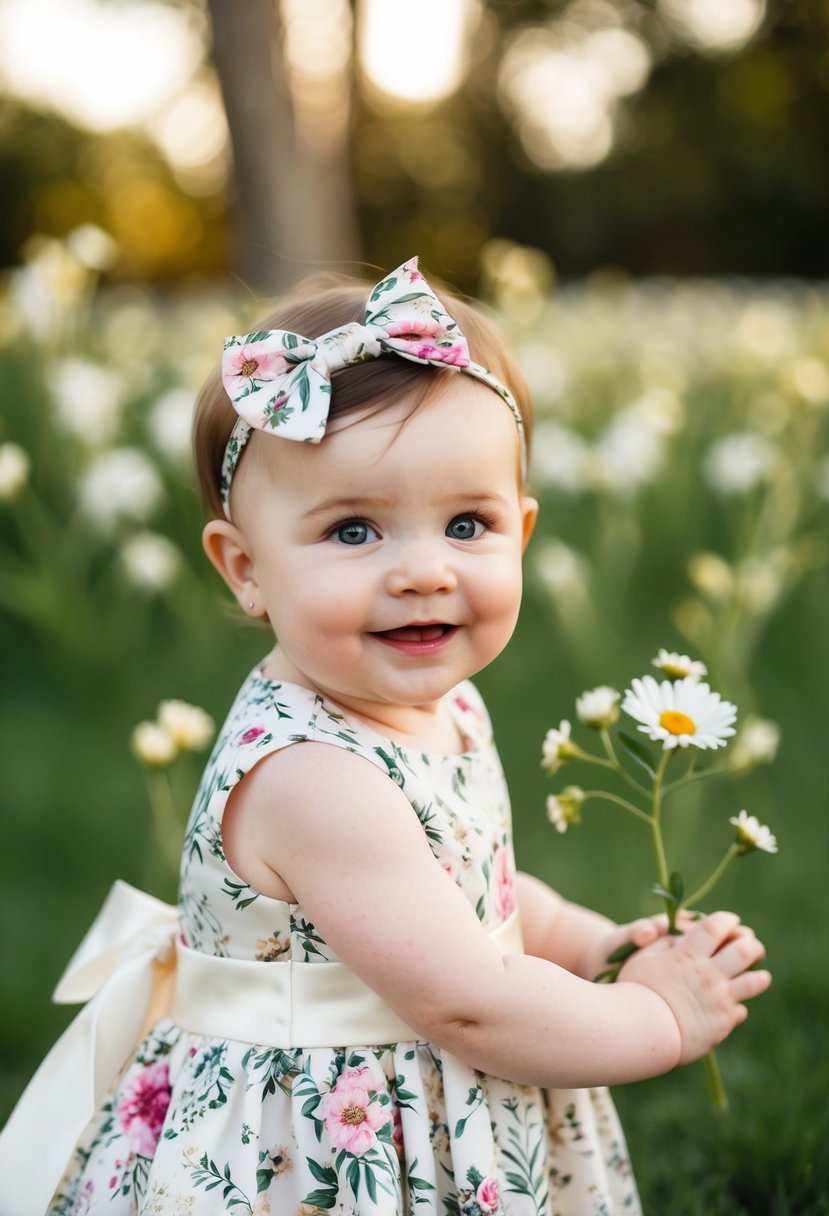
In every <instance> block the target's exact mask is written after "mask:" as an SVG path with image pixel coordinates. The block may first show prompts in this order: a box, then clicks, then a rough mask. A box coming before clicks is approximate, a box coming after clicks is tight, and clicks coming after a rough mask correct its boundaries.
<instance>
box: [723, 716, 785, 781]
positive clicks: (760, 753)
mask: <svg viewBox="0 0 829 1216" xmlns="http://www.w3.org/2000/svg"><path fill="white" fill-rule="evenodd" d="M779 746H780V727H779V726H778V725H777V723H776V722H772V721H770V720H769V719H768V718H749V720H748V721H747V722H746V724H745V726H744V727H743V729H742V730H741V731H740V733H739V735H738V736H737V738H736V739H735V740H734V749H733V751H732V753H731V766H732V767H733V768H735V769H750V768H755V767H756V766H757V765H758V764H771V762H772V760H774V757H775V756H776V755H777V749H778V747H779Z"/></svg>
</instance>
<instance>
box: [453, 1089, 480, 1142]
mask: <svg viewBox="0 0 829 1216" xmlns="http://www.w3.org/2000/svg"><path fill="white" fill-rule="evenodd" d="M483 1104H484V1091H483V1090H482V1089H481V1087H480V1085H473V1086H472V1087H471V1088H470V1090H469V1093H468V1094H467V1095H466V1105H467V1106H471V1107H472V1109H471V1110H470V1111H469V1113H468V1114H467V1115H464V1117H463V1118H462V1119H458V1121H457V1123H456V1124H455V1139H456V1140H459V1139H460V1138H461V1136H462V1135H463V1129H464V1128H465V1127H466V1125H467V1123H468V1122H469V1120H470V1119H471V1118H472V1116H473V1115H474V1114H475V1111H476V1110H477V1109H478V1107H479V1106H483Z"/></svg>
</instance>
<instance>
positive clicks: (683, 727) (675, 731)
mask: <svg viewBox="0 0 829 1216" xmlns="http://www.w3.org/2000/svg"><path fill="white" fill-rule="evenodd" d="M659 725H660V726H663V727H664V728H665V730H666V731H667V732H668V734H669V735H695V734H696V733H697V728H696V724H695V723H694V722H693V721H692V719H691V718H689V717H688V715H687V714H681V713H680V712H679V710H678V709H666V710H665V711H664V713H661V714H660V715H659Z"/></svg>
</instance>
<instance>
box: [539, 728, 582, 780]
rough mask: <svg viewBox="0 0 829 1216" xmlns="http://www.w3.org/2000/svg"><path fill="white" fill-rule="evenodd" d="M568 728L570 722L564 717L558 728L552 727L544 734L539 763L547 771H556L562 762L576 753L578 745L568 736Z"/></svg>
mask: <svg viewBox="0 0 829 1216" xmlns="http://www.w3.org/2000/svg"><path fill="white" fill-rule="evenodd" d="M570 729H571V727H570V723H569V722H568V721H567V720H566V719H565V720H564V721H563V722H561V724H560V725H559V727H558V729H555V728H552V729H550V730H548V731H547V734H546V735H545V736H544V743H543V744H542V747H541V765H542V768H546V770H547V772H548V773H555V772H557V771H558V770H559V769H560V768H561V766H562V764H566V762H567V761H568V760H572V759H574V758H575V756H577V755H578V747H577V746H576V744H575V743H573V741H572V740H571V738H570Z"/></svg>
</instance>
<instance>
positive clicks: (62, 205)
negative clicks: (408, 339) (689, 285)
mask: <svg viewBox="0 0 829 1216" xmlns="http://www.w3.org/2000/svg"><path fill="white" fill-rule="evenodd" d="M0 22H2V33H3V38H2V41H0V47H1V48H2V49H0V83H2V86H3V94H2V101H1V102H0V129H2V133H3V140H2V148H1V149H0V189H1V190H2V197H3V199H4V211H5V218H6V222H5V223H4V224H3V227H2V232H0V265H12V264H14V263H15V261H16V260H17V259H18V257H19V254H20V250H21V248H23V247H24V245H25V241H26V238H27V237H28V236H29V235H31V234H32V233H42V234H46V235H51V236H56V237H62V236H65V235H66V234H67V233H68V232H70V231H71V230H72V229H73V228H76V227H77V226H78V225H80V224H83V223H87V222H94V223H97V224H100V225H101V226H102V227H103V228H104V229H106V230H107V231H108V232H110V233H111V234H112V235H113V237H115V239H116V240H117V242H118V247H119V251H120V253H119V259H118V263H117V265H116V266H115V267H113V270H112V274H113V276H114V277H116V278H125V279H129V280H135V279H142V280H146V281H151V282H156V283H176V284H180V283H181V282H182V277H183V276H185V277H187V276H190V277H201V276H207V277H210V276H214V275H216V274H217V273H221V272H223V271H226V270H229V269H232V270H233V271H235V272H236V273H238V274H239V275H240V277H241V278H242V280H243V281H244V282H245V283H246V284H248V285H249V286H251V287H253V288H254V289H255V290H262V291H273V290H278V289H280V288H281V287H283V286H284V285H285V284H286V283H287V282H289V281H291V280H292V279H293V278H296V277H298V276H299V275H301V274H302V273H304V272H305V271H306V270H307V269H308V267H309V266H320V265H331V264H335V265H338V266H344V265H346V264H348V263H349V262H351V261H352V260H353V259H357V258H360V257H362V258H364V259H365V260H366V261H368V262H369V263H371V264H374V265H380V266H386V265H390V264H391V263H393V262H396V261H399V260H400V259H401V257H402V256H405V255H406V254H407V253H408V252H409V251H410V250H412V249H417V250H418V251H419V252H420V253H421V255H422V257H423V258H424V261H425V262H426V264H427V265H428V266H429V267H430V268H431V269H432V271H433V273H438V274H440V275H443V276H444V277H446V278H448V279H451V280H453V281H455V282H457V283H459V284H460V285H461V286H464V287H467V288H470V289H472V288H474V287H475V285H476V282H477V278H478V273H479V254H480V251H481V248H482V246H483V245H484V243H485V242H486V241H487V239H488V238H489V237H491V236H493V235H496V236H499V237H506V238H511V239H514V240H516V241H520V242H521V243H523V244H529V245H534V246H537V247H539V248H541V249H543V250H544V251H545V252H546V253H547V254H548V255H549V256H550V257H551V258H552V260H553V262H554V264H555V266H556V268H557V270H558V272H559V274H560V275H562V276H563V277H565V278H569V277H573V276H578V275H582V274H585V273H588V272H590V271H591V270H593V269H594V268H595V267H596V266H597V265H602V264H605V265H607V264H609V265H614V266H618V267H620V268H623V269H624V270H626V271H627V272H629V273H631V274H635V275H641V274H654V273H675V274H683V275H690V274H711V273H723V272H730V273H735V274H747V275H755V276H757V275H781V274H797V275H803V276H807V277H811V278H814V277H820V276H821V275H823V274H825V273H826V271H827V267H829V235H827V226H826V224H825V222H824V217H825V215H826V214H827V211H828V210H829V158H827V157H826V155H825V143H826V134H825V133H826V130H827V127H829V41H828V40H827V33H829V10H827V7H826V5H824V4H820V5H816V4H809V3H808V2H807V0H772V2H770V3H768V4H767V3H766V0H727V2H721V0H652V2H648V3H642V2H638V0H569V2H567V3H565V2H563V0H546V2H542V0H510V2H509V3H504V2H497V0H488V2H484V0H452V3H449V2H447V0H442V2H441V0H423V2H422V3H421V4H419V5H418V11H417V14H416V16H415V15H412V14H409V15H408V17H406V16H404V15H403V14H402V12H401V9H400V7H399V5H396V4H394V3H391V2H390V0H361V2H360V3H358V4H349V3H348V2H347V0H279V2H277V0H248V2H247V3H245V4H244V5H239V4H236V5H234V4H233V3H232V2H231V0H209V3H208V2H207V0H169V2H168V3H163V2H162V0H140V2H131V3H130V2H128V0H63V3H61V4H60V5H56V4H52V3H50V2H49V0H2V3H0ZM231 216H232V217H233V222H231Z"/></svg>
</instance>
